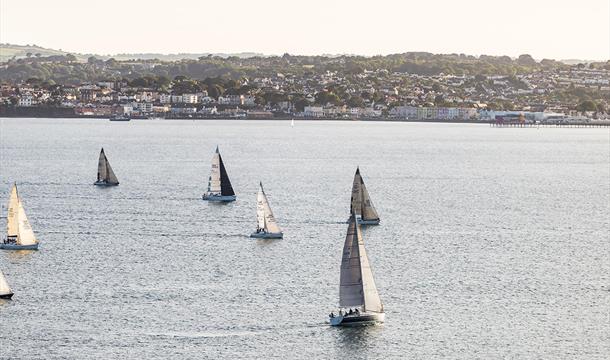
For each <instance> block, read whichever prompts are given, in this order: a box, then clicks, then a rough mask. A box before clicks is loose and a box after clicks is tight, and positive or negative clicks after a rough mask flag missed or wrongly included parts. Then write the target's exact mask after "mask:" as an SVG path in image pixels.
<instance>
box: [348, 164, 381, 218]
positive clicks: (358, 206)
mask: <svg viewBox="0 0 610 360" xmlns="http://www.w3.org/2000/svg"><path fill="white" fill-rule="evenodd" d="M350 214H356V217H357V218H358V223H359V224H361V225H379V221H380V220H379V214H378V213H377V210H376V209H375V206H373V202H372V201H371V196H370V195H369V192H368V190H367V189H366V186H365V185H364V180H363V179H362V176H361V175H360V167H358V168H356V174H354V184H353V185H352V199H351V206H350Z"/></svg>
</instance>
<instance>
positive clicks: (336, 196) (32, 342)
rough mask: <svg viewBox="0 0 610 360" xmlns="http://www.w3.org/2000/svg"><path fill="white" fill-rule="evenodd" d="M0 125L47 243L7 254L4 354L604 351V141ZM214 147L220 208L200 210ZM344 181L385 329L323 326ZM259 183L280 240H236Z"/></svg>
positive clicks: (1, 332)
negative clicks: (356, 189) (223, 177)
mask: <svg viewBox="0 0 610 360" xmlns="http://www.w3.org/2000/svg"><path fill="white" fill-rule="evenodd" d="M1 122H2V123H1V125H0V142H1V143H0V150H1V158H0V165H1V168H0V170H1V178H0V201H1V202H2V203H6V201H7V199H8V192H9V187H10V184H11V183H12V182H13V181H16V182H17V183H18V186H19V191H20V194H21V196H22V198H23V200H24V204H25V208H26V211H27V213H28V216H29V218H30V221H31V223H32V225H33V227H34V229H35V231H36V233H37V235H38V238H39V239H40V240H41V247H40V250H39V251H38V252H24V253H19V252H7V251H2V252H0V269H2V271H3V272H4V273H5V275H6V277H7V278H8V281H9V282H10V284H11V285H12V287H13V290H14V292H15V296H14V298H13V300H12V301H0V358H2V359H26V358H32V359H34V358H36V359H40V358H45V359H50V358H79V359H102V358H104V359H165V358H175V359H186V358H229V359H237V358H245V359H246V358H247V359H253V358H258V359H264V358H306V359H321V358H341V359H344V358H345V359H347V358H354V359H367V358H368V359H381V358H419V359H433V358H462V359H473V358H482V359H489V358H547V359H550V358H583V359H607V358H608V356H609V354H610V261H609V258H610V239H609V232H610V220H609V219H610V217H609V211H610V165H609V157H610V133H609V132H608V130H607V129H582V128H580V129H557V128H541V129H496V128H490V127H488V126H485V125H448V124H411V123H370V122H369V123H362V122H302V121H297V122H296V125H295V127H290V125H289V122H286V121H277V122H273V121H256V122H254V121H149V120H141V121H131V122H127V123H117V122H114V123H112V122H109V121H106V120H45V119H37V120H33V119H2V120H1ZM217 144H218V145H220V150H221V153H222V155H223V158H224V160H225V163H226V166H227V169H228V173H229V176H230V177H231V180H232V182H233V186H234V188H235V190H236V193H237V196H238V198H237V201H236V202H234V203H231V204H224V205H219V204H213V203H207V202H204V201H202V200H201V194H202V193H203V191H204V189H205V187H206V183H207V177H208V174H209V169H210V160H211V157H212V153H213V151H214V148H215V147H216V145H217ZM102 146H103V147H104V149H105V151H106V154H107V156H108V158H109V160H110V163H111V164H112V166H113V168H114V171H115V172H116V174H117V176H118V178H119V180H120V182H121V184H120V185H119V186H118V187H116V188H107V189H103V188H98V187H95V186H93V185H92V183H93V182H94V181H95V176H96V166H97V158H98V154H99V150H100V147H102ZM357 165H360V167H361V170H362V174H363V176H364V180H365V182H366V184H367V186H368V188H369V192H370V193H371V197H372V199H373V201H374V203H375V205H376V207H377V209H378V211H379V213H380V216H381V219H382V223H381V225H380V226H377V227H370V228H367V229H365V231H364V239H365V243H366V247H367V250H368V253H369V257H370V261H371V264H372V267H373V272H374V275H375V278H376V282H377V286H378V288H379V293H380V295H381V298H382V300H383V302H384V305H385V309H386V313H387V315H386V323H385V324H384V325H382V326H374V327H366V328H357V329H341V328H330V327H329V326H327V325H326V324H325V320H326V315H327V314H328V313H329V312H330V311H331V310H332V309H333V308H334V307H335V306H336V304H337V301H338V282H339V265H340V260H341V248H342V245H343V241H344V237H345V232H346V229H347V225H346V224H345V220H346V219H347V216H348V211H349V197H350V188H351V182H352V177H353V173H354V171H355V168H356V166H357ZM259 180H261V181H262V182H263V184H264V185H265V190H266V192H267V193H268V196H269V201H270V203H271V206H272V208H273V210H274V212H275V215H276V217H277V218H278V221H279V223H280V225H281V226H282V227H283V230H284V234H285V238H284V239H283V240H275V241H257V240H253V239H250V238H248V235H249V234H250V232H252V231H253V230H254V229H255V226H256V223H255V221H256V220H255V193H256V189H257V185H258V181H259ZM4 211H5V210H3V212H4ZM3 216H5V214H4V213H3ZM4 221H5V220H4V219H2V221H1V222H2V224H4Z"/></svg>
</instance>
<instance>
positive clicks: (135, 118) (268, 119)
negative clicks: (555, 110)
mask: <svg viewBox="0 0 610 360" xmlns="http://www.w3.org/2000/svg"><path fill="white" fill-rule="evenodd" d="M0 119H48V120H52V119H92V120H105V121H109V117H101V116H90V115H70V116H67V115H55V116H32V115H6V114H2V115H0ZM131 120H132V121H147V120H164V121H172V120H193V121H209V120H221V121H234V120H241V121H291V120H295V121H300V122H307V121H314V122H316V121H345V122H358V121H366V122H412V123H439V124H485V125H489V124H490V123H491V122H490V121H487V120H485V121H480V120H443V119H438V120H437V119H430V120H415V119H399V118H389V117H381V118H354V119H351V118H326V117H324V118H322V117H319V118H304V117H256V118H248V117H245V118H236V117H221V116H216V117H186V116H175V117H167V118H164V117H159V118H147V117H133V118H131ZM116 122H121V121H116ZM123 122H125V121H123Z"/></svg>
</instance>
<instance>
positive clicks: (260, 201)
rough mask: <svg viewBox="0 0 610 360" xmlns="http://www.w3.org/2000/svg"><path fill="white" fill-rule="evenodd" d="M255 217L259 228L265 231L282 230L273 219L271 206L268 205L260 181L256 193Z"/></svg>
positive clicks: (278, 231)
mask: <svg viewBox="0 0 610 360" xmlns="http://www.w3.org/2000/svg"><path fill="white" fill-rule="evenodd" d="M256 219H257V221H258V228H259V229H264V230H265V232H267V233H281V232H282V230H281V229H280V227H279V226H278V224H277V221H275V216H273V212H272V211H271V207H269V201H267V195H265V190H263V184H262V183H260V188H259V189H258V194H257V195H256Z"/></svg>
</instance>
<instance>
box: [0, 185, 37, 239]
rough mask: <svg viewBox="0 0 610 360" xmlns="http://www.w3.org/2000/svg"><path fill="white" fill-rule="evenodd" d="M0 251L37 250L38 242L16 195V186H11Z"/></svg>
mask: <svg viewBox="0 0 610 360" xmlns="http://www.w3.org/2000/svg"><path fill="white" fill-rule="evenodd" d="M0 249H5V250H38V240H36V235H34V231H33V230H32V226H30V222H29V221H28V217H27V216H26V215H25V210H24V209H23V203H22V202H21V199H20V198H19V194H18V193H17V184H14V185H13V189H12V190H11V195H10V198H9V201H8V215H7V220H6V239H4V241H3V242H2V243H1V244H0Z"/></svg>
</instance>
